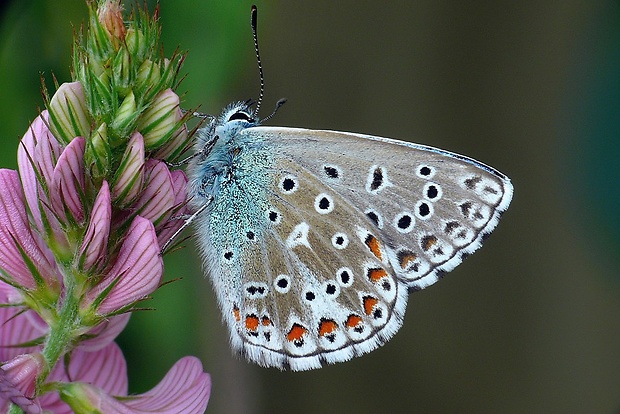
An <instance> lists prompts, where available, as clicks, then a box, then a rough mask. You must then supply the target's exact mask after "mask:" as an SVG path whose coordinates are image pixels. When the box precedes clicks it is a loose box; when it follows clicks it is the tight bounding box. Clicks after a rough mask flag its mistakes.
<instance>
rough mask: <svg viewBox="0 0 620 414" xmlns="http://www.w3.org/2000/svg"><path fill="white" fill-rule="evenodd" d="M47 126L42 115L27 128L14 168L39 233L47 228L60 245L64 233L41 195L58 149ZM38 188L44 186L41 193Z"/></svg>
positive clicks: (43, 114) (58, 155) (58, 151)
mask: <svg viewBox="0 0 620 414" xmlns="http://www.w3.org/2000/svg"><path fill="white" fill-rule="evenodd" d="M48 122H49V116H48V113H47V111H43V112H42V113H41V115H39V116H38V117H37V118H36V119H35V120H34V122H33V123H32V124H31V125H30V128H28V131H27V132H26V134H25V135H24V137H23V138H22V140H21V143H20V145H19V147H18V149H17V164H18V166H19V176H20V178H21V181H22V186H23V189H24V194H25V196H26V201H27V204H28V208H29V210H30V214H31V215H32V219H33V220H34V224H35V226H36V227H37V228H38V230H39V233H40V234H41V235H45V234H47V227H46V225H47V226H49V227H50V230H51V232H52V234H53V235H54V238H55V239H56V240H57V241H62V240H63V239H64V233H63V231H62V228H61V227H60V223H58V220H57V219H56V218H55V217H54V215H53V214H52V212H51V211H50V210H49V199H48V197H47V194H48V192H46V191H45V190H48V189H49V184H50V183H51V181H52V176H53V174H54V166H55V165H56V160H57V159H58V157H60V154H61V153H62V146H61V145H60V144H59V143H58V141H57V140H56V138H54V136H53V135H52V134H51V132H50V131H49V129H48V127H47V125H48ZM42 185H45V186H46V187H45V190H44V188H43V187H42ZM44 223H46V225H44Z"/></svg>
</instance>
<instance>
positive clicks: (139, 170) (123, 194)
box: [112, 132, 144, 206]
mask: <svg viewBox="0 0 620 414" xmlns="http://www.w3.org/2000/svg"><path fill="white" fill-rule="evenodd" d="M143 168H144V138H142V135H140V133H138V132H136V133H134V134H133V135H132V136H131V138H130V139H129V143H128V144H127V148H126V149H125V154H123V158H122V160H121V164H120V166H119V167H118V170H117V171H116V174H115V177H114V186H113V187H112V198H113V202H114V204H116V205H119V206H125V205H128V204H130V203H131V202H132V201H134V200H135V198H136V196H137V195H138V194H139V193H140V191H142V181H143V176H144V172H143Z"/></svg>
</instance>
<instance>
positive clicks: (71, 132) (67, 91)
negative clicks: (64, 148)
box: [48, 82, 90, 145]
mask: <svg viewBox="0 0 620 414" xmlns="http://www.w3.org/2000/svg"><path fill="white" fill-rule="evenodd" d="M48 109H49V114H50V121H51V122H50V129H51V131H52V133H53V134H54V136H55V137H56V138H57V139H58V140H59V141H60V142H62V143H63V144H65V145H67V144H68V143H69V142H70V141H71V140H72V139H73V138H75V137H87V136H88V135H89V134H90V116H89V114H88V108H87V105H86V97H85V96H84V90H83V89H82V85H81V84H80V83H79V82H70V83H63V84H62V85H60V88H58V90H57V91H56V93H55V94H54V96H53V97H52V100H51V101H50V103H49V107H48Z"/></svg>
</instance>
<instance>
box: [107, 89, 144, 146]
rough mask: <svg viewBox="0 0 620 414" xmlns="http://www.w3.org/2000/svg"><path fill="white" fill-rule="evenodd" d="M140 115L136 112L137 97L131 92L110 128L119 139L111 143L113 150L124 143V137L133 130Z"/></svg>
mask: <svg viewBox="0 0 620 414" xmlns="http://www.w3.org/2000/svg"><path fill="white" fill-rule="evenodd" d="M139 115H140V113H139V112H138V111H137V110H136V97H135V96H134V94H133V92H131V91H129V94H128V95H127V96H125V99H123V103H121V106H120V107H119V108H118V111H117V112H116V117H115V118H114V120H113V121H112V125H111V126H110V127H111V128H112V129H113V130H114V132H115V134H116V136H118V137H119V138H117V139H116V140H114V141H113V142H111V143H110V144H111V146H112V147H113V148H115V147H117V146H118V145H120V144H122V143H124V137H125V136H126V135H128V132H130V130H132V129H133V128H132V125H133V124H134V122H135V120H136V119H137V118H138V116H139Z"/></svg>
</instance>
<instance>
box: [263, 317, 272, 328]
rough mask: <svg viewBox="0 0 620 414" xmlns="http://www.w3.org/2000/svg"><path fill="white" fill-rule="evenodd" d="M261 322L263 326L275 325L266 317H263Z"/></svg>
mask: <svg viewBox="0 0 620 414" xmlns="http://www.w3.org/2000/svg"><path fill="white" fill-rule="evenodd" d="M260 321H261V323H262V324H263V326H269V325H273V323H272V322H271V319H269V318H268V317H266V316H263V317H262V318H261V320H260Z"/></svg>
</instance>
